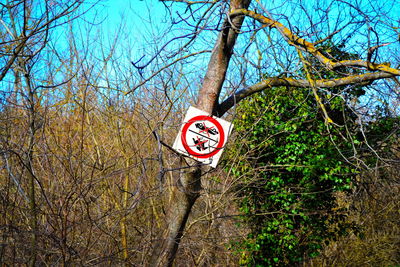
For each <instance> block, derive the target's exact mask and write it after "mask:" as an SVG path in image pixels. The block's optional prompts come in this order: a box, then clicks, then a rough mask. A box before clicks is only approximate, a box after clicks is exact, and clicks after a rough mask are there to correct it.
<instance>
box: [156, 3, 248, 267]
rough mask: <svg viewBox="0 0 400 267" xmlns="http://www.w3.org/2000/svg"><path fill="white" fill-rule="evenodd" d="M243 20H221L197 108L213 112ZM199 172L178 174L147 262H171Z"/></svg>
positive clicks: (197, 190) (237, 6)
mask: <svg viewBox="0 0 400 267" xmlns="http://www.w3.org/2000/svg"><path fill="white" fill-rule="evenodd" d="M250 1H251V0H232V1H231V3H230V11H233V10H236V9H247V8H248V7H249V4H250ZM243 20H244V16H237V17H235V18H233V19H228V18H226V19H225V20H224V22H223V24H222V29H221V32H220V34H219V36H218V39H217V41H216V44H215V46H214V49H213V52H212V54H211V58H210V61H209V64H208V69H207V72H206V75H205V78H204V82H203V85H202V87H201V89H200V91H199V94H198V99H197V104H196V107H197V108H199V109H201V110H203V111H205V112H207V113H209V114H214V115H216V111H217V106H218V98H219V95H220V92H221V89H222V85H223V83H224V81H225V75H226V72H227V69H228V65H229V61H230V59H231V56H232V53H233V47H234V45H235V43H236V39H237V37H238V35H239V31H240V28H241V26H242V24H243ZM202 172H203V168H202V167H195V168H193V169H192V170H189V171H188V172H185V173H183V174H180V175H179V177H178V179H177V181H176V183H177V186H176V187H174V191H173V197H172V201H171V206H170V207H169V211H168V215H167V216H168V218H167V220H168V222H167V223H168V228H167V230H166V232H167V233H166V234H165V236H166V239H165V240H163V242H161V243H160V244H158V245H157V246H156V247H155V249H154V251H153V254H152V256H151V259H150V266H172V263H173V261H174V259H175V256H176V253H177V250H178V246H179V242H180V240H181V237H182V235H183V231H184V229H185V225H186V222H187V219H188V217H189V214H190V212H191V210H192V207H193V205H194V203H195V202H196V200H197V198H198V197H199V196H200V191H201V189H202V187H201V175H202Z"/></svg>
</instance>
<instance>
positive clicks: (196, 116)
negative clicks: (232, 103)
mask: <svg viewBox="0 0 400 267" xmlns="http://www.w3.org/2000/svg"><path fill="white" fill-rule="evenodd" d="M232 129H233V124H232V123H230V122H227V121H225V120H223V119H220V118H217V117H214V116H210V115H208V114H207V113H206V112H204V111H202V110H199V109H197V108H195V107H190V108H189V109H188V111H187V113H186V116H185V119H184V122H183V124H182V127H181V130H180V131H179V133H178V136H177V137H176V139H175V142H174V145H173V148H174V149H175V150H176V151H178V152H179V153H181V154H184V155H187V156H189V157H191V158H193V159H195V160H197V161H200V162H203V163H204V164H209V165H210V166H211V167H214V168H215V167H216V166H217V164H218V161H219V159H220V157H221V155H222V151H223V150H224V147H225V144H226V142H227V140H228V136H229V135H230V133H231V131H232Z"/></svg>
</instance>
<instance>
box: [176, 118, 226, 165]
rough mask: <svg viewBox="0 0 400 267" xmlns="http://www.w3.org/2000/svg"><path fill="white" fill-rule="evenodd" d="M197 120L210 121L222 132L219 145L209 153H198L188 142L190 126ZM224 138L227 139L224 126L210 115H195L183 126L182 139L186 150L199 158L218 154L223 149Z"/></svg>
mask: <svg viewBox="0 0 400 267" xmlns="http://www.w3.org/2000/svg"><path fill="white" fill-rule="evenodd" d="M196 121H209V122H211V123H212V124H214V125H215V126H216V127H217V129H218V131H219V133H220V134H219V135H220V139H219V142H218V144H217V147H216V148H215V149H214V150H213V151H211V152H210V153H207V154H200V153H197V152H196V151H193V150H192V149H191V148H190V146H189V145H188V144H187V141H186V133H187V131H188V129H189V127H190V126H191V125H192V124H193V123H194V122H196ZM224 140H225V134H224V129H223V128H222V125H221V124H220V123H219V122H218V121H217V120H216V119H214V118H212V117H210V116H206V115H200V116H196V117H193V118H191V119H190V120H189V121H188V122H187V123H186V124H185V125H184V126H183V129H182V135H181V141H182V145H183V147H184V148H185V149H186V151H187V152H188V153H189V155H191V156H195V157H197V158H209V157H212V156H214V155H215V154H217V153H218V152H219V151H220V149H222V147H223V145H224Z"/></svg>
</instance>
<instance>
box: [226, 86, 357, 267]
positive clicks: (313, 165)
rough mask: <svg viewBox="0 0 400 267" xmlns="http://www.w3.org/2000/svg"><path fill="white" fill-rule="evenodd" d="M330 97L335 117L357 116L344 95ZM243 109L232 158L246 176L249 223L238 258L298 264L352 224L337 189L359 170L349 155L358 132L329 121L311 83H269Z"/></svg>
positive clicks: (243, 204)
mask: <svg viewBox="0 0 400 267" xmlns="http://www.w3.org/2000/svg"><path fill="white" fill-rule="evenodd" d="M324 98H325V99H328V100H329V105H328V104H327V110H328V111H329V116H330V117H331V119H333V121H334V122H339V123H341V124H345V123H347V124H349V123H348V122H351V121H352V120H353V118H352V117H351V115H348V116H347V117H345V116H344V114H346V113H347V114H351V112H349V111H348V110H345V105H344V103H343V100H342V98H331V99H329V96H328V95H325V96H324ZM237 114H240V115H238V116H240V117H239V118H238V119H237V120H236V121H235V130H236V134H237V135H238V136H237V138H238V140H240V142H235V144H236V145H233V148H232V149H231V150H230V151H229V152H228V153H227V159H228V162H229V164H228V168H229V170H231V171H232V172H233V174H234V175H235V176H237V177H238V178H239V179H240V185H239V186H237V188H236V193H237V194H238V195H239V199H240V200H239V206H240V211H241V213H242V215H243V216H242V223H244V224H246V225H247V227H249V229H250V233H249V234H248V236H247V238H246V239H245V240H242V241H241V242H238V243H237V244H236V245H235V248H236V250H237V251H239V253H240V255H241V260H240V264H241V265H247V266H294V265H296V264H297V263H301V262H303V261H305V260H307V259H309V258H312V257H315V256H316V255H318V253H319V249H320V248H321V246H322V245H323V244H324V243H327V242H329V240H331V239H335V238H337V237H338V236H340V235H341V234H343V233H344V232H345V231H346V229H347V228H348V227H349V225H347V224H346V223H345V221H346V220H345V217H346V214H347V212H346V206H345V205H338V201H337V195H338V193H339V192H341V193H342V194H343V193H346V192H349V190H351V187H352V180H353V178H354V176H355V175H356V173H357V170H356V168H355V167H353V166H352V165H350V164H349V163H348V162H347V161H346V159H345V158H346V157H348V156H350V155H351V154H352V153H353V150H352V149H353V146H354V145H356V144H357V142H358V141H357V138H356V137H355V136H351V135H350V134H349V132H351V131H350V130H349V128H346V127H337V126H335V127H334V126H332V125H326V124H325V122H324V121H325V120H324V118H323V117H322V115H321V113H320V112H319V110H318V107H317V104H316V101H315V98H313V95H312V92H311V90H310V89H307V88H272V89H269V90H266V91H264V92H262V93H259V94H256V95H254V96H253V97H251V98H250V99H248V100H246V101H243V102H242V103H241V104H240V105H239V107H238V110H237ZM349 125H350V124H349ZM346 140H351V141H348V142H346Z"/></svg>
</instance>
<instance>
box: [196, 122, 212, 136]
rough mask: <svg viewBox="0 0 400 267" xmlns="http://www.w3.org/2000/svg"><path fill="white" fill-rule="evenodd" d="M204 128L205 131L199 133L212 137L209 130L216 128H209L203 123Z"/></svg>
mask: <svg viewBox="0 0 400 267" xmlns="http://www.w3.org/2000/svg"><path fill="white" fill-rule="evenodd" d="M203 126H204V130H201V131H200V132H199V133H202V132H206V134H207V136H208V137H210V133H209V132H208V130H211V129H212V128H214V126H211V127H207V126H206V124H205V123H204V122H203Z"/></svg>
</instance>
